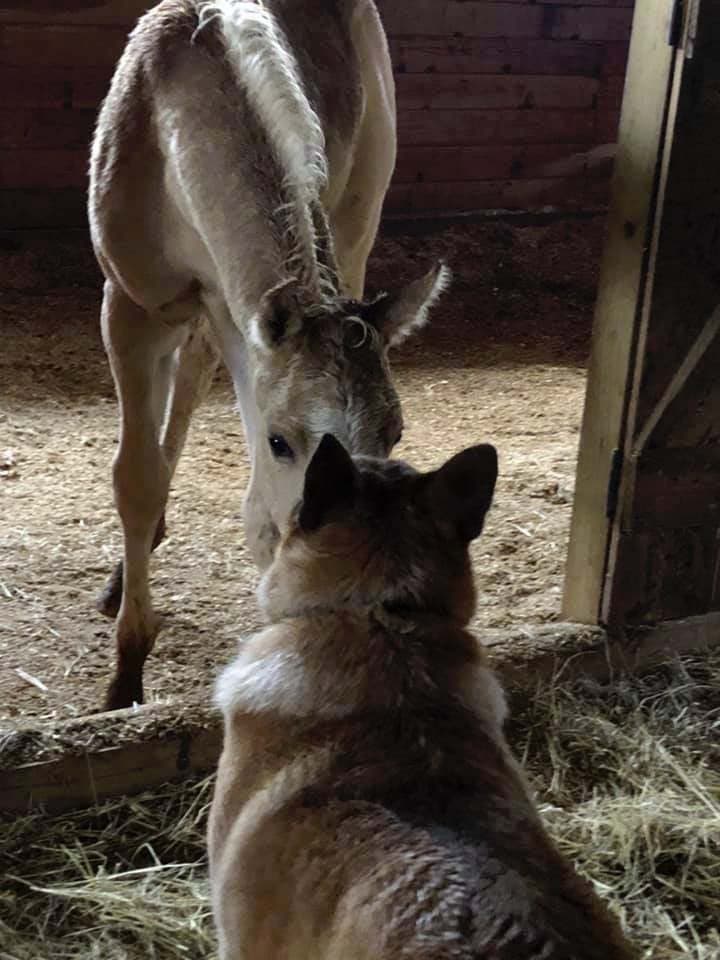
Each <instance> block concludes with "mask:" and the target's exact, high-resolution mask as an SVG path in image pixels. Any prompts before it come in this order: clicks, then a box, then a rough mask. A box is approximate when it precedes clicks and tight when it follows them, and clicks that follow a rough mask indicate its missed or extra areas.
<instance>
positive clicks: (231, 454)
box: [0, 217, 604, 729]
mask: <svg viewBox="0 0 720 960" xmlns="http://www.w3.org/2000/svg"><path fill="white" fill-rule="evenodd" d="M603 227H604V222H603V219H602V218H601V217H598V218H593V219H588V220H583V221H577V220H576V221H559V222H555V223H552V224H544V225H542V224H541V225H538V224H537V223H535V224H533V223H527V222H526V223H525V224H522V223H521V222H517V221H513V222H512V223H508V222H505V223H503V222H491V223H489V222H484V223H475V224H470V223H469V224H464V225H462V226H451V227H444V228H443V227H440V226H436V227H435V228H433V229H429V230H428V229H422V230H419V229H417V228H414V229H413V230H409V228H406V227H405V228H400V229H399V228H398V227H397V226H396V227H395V228H394V229H393V230H392V231H391V233H390V234H388V235H386V236H385V237H384V238H383V239H382V240H381V241H379V243H378V246H377V248H376V252H375V255H374V256H373V258H372V261H371V268H370V275H369V286H370V287H371V288H377V287H386V286H388V287H390V286H392V285H394V284H395V283H397V282H399V281H401V280H402V279H403V278H411V277H413V276H416V275H417V274H418V273H419V272H420V271H421V270H422V269H423V267H424V266H425V265H426V264H427V262H428V261H429V260H430V259H431V258H432V257H437V256H442V257H445V258H446V259H447V261H448V262H449V263H450V265H451V266H452V268H453V270H454V273H455V282H454V284H453V286H452V288H451V291H450V292H449V293H448V294H446V295H445V298H444V299H443V301H442V303H441V304H440V305H438V307H437V308H436V313H435V314H434V318H433V322H432V324H431V326H430V328H429V329H427V331H426V332H425V333H423V334H422V336H421V337H419V338H417V339H416V340H415V341H414V342H412V343H411V344H409V345H408V346H407V347H405V348H403V351H402V352H401V353H399V354H398V355H397V356H396V358H395V371H396V377H397V383H398V386H399V390H400V394H401V397H402V398H403V401H404V406H405V416H406V421H407V428H406V433H405V439H404V440H403V442H402V445H401V448H399V451H398V452H399V454H400V455H402V456H403V457H405V458H406V459H408V460H410V461H411V462H413V463H415V464H416V465H418V466H421V467H423V466H425V467H429V466H432V465H435V464H438V463H439V462H440V461H441V460H442V459H443V458H445V457H446V456H448V455H449V454H451V453H453V452H455V451H456V450H458V449H459V448H462V447H463V446H466V445H469V444H471V443H474V442H478V441H485V440H489V441H492V442H493V443H495V444H496V445H497V446H498V448H499V451H500V456H501V479H500V481H499V484H498V489H497V497H496V504H495V507H494V509H493V511H492V514H491V516H490V518H489V521H488V524H487V530H486V533H485V535H484V536H483V538H482V539H481V540H480V542H479V543H478V544H477V545H476V547H475V551H474V552H475V561H476V570H477V581H478V587H479V597H480V603H479V609H478V613H477V621H476V622H477V626H479V627H500V626H504V625H507V624H515V625H516V624H517V623H518V622H522V621H532V622H541V621H552V620H553V619H557V618H558V616H559V612H560V600H561V589H562V580H563V572H564V571H563V568H564V559H565V551H566V544H567V535H568V526H569V519H570V509H571V502H572V496H573V484H574V469H575V460H576V454H577V442H578V433H579V425H580V418H581V413H582V403H583V396H584V384H585V363H586V360H587V354H588V350H589V340H590V328H591V319H592V304H593V300H594V295H595V284H596V274H597V262H598V258H599V254H600V249H601V244H602V236H603ZM401 231H402V232H401ZM0 291H1V292H2V301H1V305H0V328H1V331H2V341H1V342H2V350H1V352H0V728H3V727H4V728H5V729H7V728H13V727H16V726H19V725H20V726H22V725H27V724H37V723H39V722H44V721H50V720H58V719H62V718H69V717H74V716H78V715H83V714H87V713H89V712H91V711H93V710H95V709H96V708H97V707H98V705H99V703H100V702H101V698H102V693H103V689H104V685H105V682H106V679H107V677H108V673H109V671H110V666H111V660H112V657H113V639H112V624H111V623H110V622H109V621H106V620H105V619H104V618H102V617H101V616H100V615H99V614H98V613H96V612H95V608H94V601H95V596H96V594H97V592H98V590H99V589H100V587H101V586H102V584H103V582H104V579H105V577H106V576H107V574H108V573H109V571H110V569H111V567H112V565H113V563H114V561H115V560H116V559H117V558H118V556H119V551H120V534H119V527H118V522H117V518H116V515H115V512H114V508H113V505H112V495H111V489H110V475H109V471H110V462H111V458H112V455H113V450H114V447H115V444H116V432H117V413H116V405H115V398H114V393H113V387H112V382H111V378H110V373H109V370H108V367H107V363H106V360H105V356H104V353H103V350H102V345H101V342H100V338H99V334H98V306H99V297H100V282H99V276H98V273H97V271H96V268H95V266H94V262H93V260H92V257H91V254H90V253H89V250H88V247H87V243H86V240H85V238H84V237H83V236H80V237H77V236H72V237H47V236H35V237H33V238H32V239H28V238H27V237H22V238H18V237H8V236H5V237H0ZM247 477H248V468H247V460H246V455H245V448H244V442H243V436H242V432H241V426H240V422H239V419H238V417H237V416H236V414H235V413H234V412H233V405H232V397H231V392H230V388H229V384H228V382H227V379H226V377H225V376H224V375H222V376H220V377H219V378H218V381H217V383H216V384H215V386H214V388H213V391H212V393H211V396H210V398H209V400H208V401H207V402H206V403H205V404H204V405H203V407H202V408H201V409H200V410H199V411H198V413H197V415H196V417H195V420H194V422H193V426H192V429H191V433H190V437H189V441H188V445H187V448H186V452H185V455H184V457H183V460H182V461H181V464H180V468H179V471H178V475H177V478H176V482H175V484H174V488H173V490H172V493H171V499H170V505H169V511H168V524H169V532H170V536H169V538H168V540H167V541H166V542H165V543H164V544H163V545H162V547H161V548H160V549H159V550H158V551H157V556H156V560H155V562H154V567H153V588H154V596H155V600H156V605H157V608H158V610H159V611H161V612H162V613H164V614H165V615H166V619H165V624H164V628H163V631H162V633H161V635H160V637H159V639H158V642H157V645H156V648H155V653H154V654H153V656H152V657H151V658H150V660H149V661H148V664H147V672H146V695H147V697H148V700H150V699H152V700H156V701H162V702H173V701H174V702H182V700H183V699H184V698H190V697H192V698H195V697H196V696H198V695H202V694H203V693H204V692H205V690H206V688H207V685H208V683H209V682H210V681H211V680H212V678H213V677H214V675H215V672H216V670H217V668H218V666H220V665H222V664H223V663H225V662H226V661H227V660H228V659H229V657H230V656H231V655H232V653H233V651H234V648H235V644H236V641H237V639H238V637H239V636H241V635H242V634H243V633H244V632H247V631H251V630H252V629H253V628H254V627H255V626H256V625H257V624H258V617H257V613H256V609H255V602H254V595H253V590H254V586H255V571H254V569H253V567H252V566H251V565H250V562H249V559H248V555H247V553H246V550H245V547H244V542H243V532H242V526H241V522H240V517H239V512H240V506H241V498H242V492H243V489H244V487H245V484H246V481H247Z"/></svg>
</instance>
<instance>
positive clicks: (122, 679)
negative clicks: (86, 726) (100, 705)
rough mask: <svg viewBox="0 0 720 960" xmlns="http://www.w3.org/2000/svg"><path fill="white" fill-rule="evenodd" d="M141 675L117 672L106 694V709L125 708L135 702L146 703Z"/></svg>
mask: <svg viewBox="0 0 720 960" xmlns="http://www.w3.org/2000/svg"><path fill="white" fill-rule="evenodd" d="M144 701H145V697H144V695H143V684H142V677H141V676H130V675H129V674H121V673H119V674H117V675H116V676H115V679H114V680H113V682H112V683H111V684H110V686H109V687H108V691H107V693H106V694H105V705H104V709H105V710H123V709H125V708H126V707H132V706H133V704H135V703H138V704H139V703H144Z"/></svg>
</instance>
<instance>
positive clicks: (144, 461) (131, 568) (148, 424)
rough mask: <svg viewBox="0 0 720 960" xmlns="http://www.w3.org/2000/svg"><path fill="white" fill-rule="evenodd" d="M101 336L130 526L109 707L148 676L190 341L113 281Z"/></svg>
mask: <svg viewBox="0 0 720 960" xmlns="http://www.w3.org/2000/svg"><path fill="white" fill-rule="evenodd" d="M102 331H103V340H104V342H105V348H106V350H107V354H108V357H109V360H110V365H111V368H112V372H113V377H114V379H115V387H116V390H117V395H118V401H119V404H120V416H121V427H120V444H119V448H118V452H117V455H116V457H115V461H114V463H113V485H114V490H115V502H116V505H117V509H118V513H119V515H120V520H121V522H122V527H123V537H124V557H125V559H124V581H125V582H124V584H123V594H122V603H121V605H120V611H119V615H118V620H117V627H116V641H117V666H116V673H115V677H114V679H113V681H112V683H111V685H110V688H109V690H108V693H107V697H106V707H107V709H110V710H113V709H117V708H118V707H127V706H131V705H132V704H133V702H137V703H142V700H143V688H142V670H143V664H144V662H145V658H146V657H147V655H148V653H149V652H150V650H151V649H152V645H153V641H154V639H155V635H156V633H157V621H156V617H155V614H154V612H153V609H152V603H151V600H150V589H149V586H148V566H149V559H150V550H151V547H152V543H153V539H154V536H155V532H156V530H157V527H158V523H159V521H160V518H161V516H162V514H163V511H164V509H165V504H166V502H167V495H168V490H169V486H170V467H169V465H168V462H167V459H166V456H165V454H164V452H163V449H162V446H161V443H160V440H161V436H160V434H161V429H162V420H163V414H164V410H165V407H166V406H167V399H168V395H167V391H168V388H169V384H170V380H171V371H172V354H173V352H174V351H175V350H176V349H177V347H178V346H179V345H180V343H181V342H182V339H183V338H184V336H185V335H186V332H185V330H184V329H183V328H182V327H180V328H173V327H171V326H168V325H167V324H164V323H163V322H162V321H159V320H157V319H156V318H154V317H152V316H150V315H149V314H148V313H147V312H146V311H145V310H143V309H141V308H140V307H138V306H137V305H136V304H135V303H133V302H132V300H130V299H129V298H128V297H127V296H126V295H125V294H124V293H123V292H122V291H121V290H120V288H119V287H118V286H116V285H115V284H114V283H113V282H111V281H107V282H106V284H105V294H104V298H103V310H102Z"/></svg>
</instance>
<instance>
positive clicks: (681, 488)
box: [622, 446, 720, 532]
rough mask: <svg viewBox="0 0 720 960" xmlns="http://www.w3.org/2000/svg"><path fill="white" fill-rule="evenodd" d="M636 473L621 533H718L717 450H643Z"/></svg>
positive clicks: (719, 467)
mask: <svg viewBox="0 0 720 960" xmlns="http://www.w3.org/2000/svg"><path fill="white" fill-rule="evenodd" d="M628 468H629V469H630V470H632V471H633V478H632V484H631V487H630V489H629V491H628V502H627V504H626V505H625V508H624V511H623V513H624V515H623V520H622V523H623V529H624V530H626V532H632V530H633V529H635V528H636V526H638V525H639V526H641V527H650V528H655V527H664V528H667V529H678V528H682V527H689V526H709V527H712V528H713V529H714V528H716V527H720V450H719V449H718V448H717V447H715V446H699V447H676V448H674V449H667V448H660V449H655V450H645V451H643V452H642V453H641V454H639V455H638V456H637V457H636V458H634V459H633V461H632V462H631V464H629V467H628Z"/></svg>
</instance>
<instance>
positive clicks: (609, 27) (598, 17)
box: [545, 6, 667, 43]
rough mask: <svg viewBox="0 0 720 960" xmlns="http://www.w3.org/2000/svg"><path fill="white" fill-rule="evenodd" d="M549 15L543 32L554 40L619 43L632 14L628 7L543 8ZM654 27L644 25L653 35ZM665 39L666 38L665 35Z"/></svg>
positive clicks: (627, 28)
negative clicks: (545, 31)
mask: <svg viewBox="0 0 720 960" xmlns="http://www.w3.org/2000/svg"><path fill="white" fill-rule="evenodd" d="M545 9H546V10H548V11H552V13H551V15H550V17H548V18H546V20H545V26H546V30H548V33H549V35H550V36H551V37H553V38H554V39H556V40H594V41H596V42H597V41H601V42H603V43H622V42H625V41H626V40H627V38H628V37H629V35H630V28H631V26H632V22H633V11H632V9H631V8H629V7H615V8H613V7H566V6H553V7H545ZM656 27H657V24H654V25H652V26H650V25H648V29H649V30H651V31H652V32H654V29H655V28H656ZM666 39H667V35H666Z"/></svg>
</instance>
